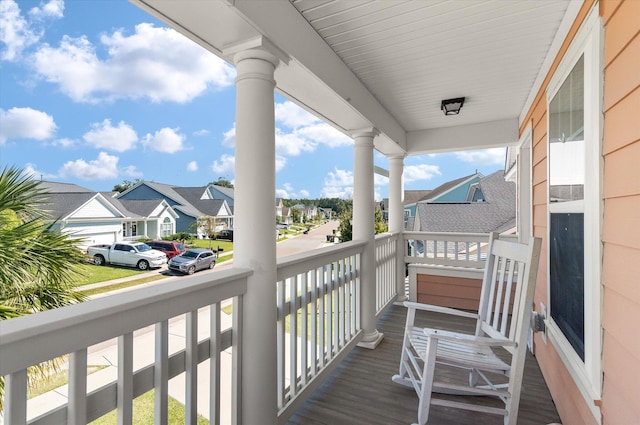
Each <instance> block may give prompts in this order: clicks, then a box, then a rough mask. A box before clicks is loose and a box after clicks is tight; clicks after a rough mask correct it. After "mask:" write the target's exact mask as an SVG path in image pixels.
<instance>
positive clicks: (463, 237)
mask: <svg viewBox="0 0 640 425" xmlns="http://www.w3.org/2000/svg"><path fill="white" fill-rule="evenodd" d="M403 235H404V238H405V239H438V240H458V241H467V240H471V241H473V240H484V239H486V240H487V241H488V240H489V234H488V233H464V232H406V231H405V232H403Z"/></svg>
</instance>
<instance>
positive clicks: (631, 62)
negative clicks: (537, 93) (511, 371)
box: [600, 0, 640, 424]
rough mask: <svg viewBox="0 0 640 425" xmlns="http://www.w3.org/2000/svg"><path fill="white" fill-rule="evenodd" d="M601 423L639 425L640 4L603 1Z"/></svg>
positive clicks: (638, 2) (631, 1) (630, 0)
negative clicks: (636, 424) (635, 424)
mask: <svg viewBox="0 0 640 425" xmlns="http://www.w3.org/2000/svg"><path fill="white" fill-rule="evenodd" d="M600 11H601V15H602V17H603V20H604V22H605V39H604V40H605V50H604V58H605V59H604V60H605V64H604V66H605V76H606V78H605V85H604V144H603V149H602V150H603V155H604V184H603V190H604V200H605V201H604V223H603V247H604V250H603V270H602V281H603V285H604V308H603V338H604V347H603V369H604V383H603V396H602V414H603V422H604V423H605V424H631V423H640V403H639V402H638V400H639V399H638V382H639V381H640V368H638V367H637V365H638V364H640V340H639V339H638V335H639V333H638V320H639V319H640V278H639V276H640V177H639V175H640V174H639V172H640V171H639V169H638V167H639V164H640V60H639V59H638V58H640V1H636V0H625V1H612V0H607V1H603V2H602V4H601V9H600Z"/></svg>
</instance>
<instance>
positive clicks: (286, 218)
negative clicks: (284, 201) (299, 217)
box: [280, 207, 293, 224]
mask: <svg viewBox="0 0 640 425" xmlns="http://www.w3.org/2000/svg"><path fill="white" fill-rule="evenodd" d="M280 223H284V224H292V223H293V218H292V217H291V208H287V207H282V216H281V217H280Z"/></svg>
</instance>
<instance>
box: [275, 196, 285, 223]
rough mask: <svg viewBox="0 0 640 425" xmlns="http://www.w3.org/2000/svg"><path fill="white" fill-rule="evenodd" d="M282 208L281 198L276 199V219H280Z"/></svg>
mask: <svg viewBox="0 0 640 425" xmlns="http://www.w3.org/2000/svg"><path fill="white" fill-rule="evenodd" d="M283 207H284V203H283V202H282V198H276V219H277V220H280V219H282V208H283Z"/></svg>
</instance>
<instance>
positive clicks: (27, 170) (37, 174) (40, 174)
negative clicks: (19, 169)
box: [23, 162, 58, 180]
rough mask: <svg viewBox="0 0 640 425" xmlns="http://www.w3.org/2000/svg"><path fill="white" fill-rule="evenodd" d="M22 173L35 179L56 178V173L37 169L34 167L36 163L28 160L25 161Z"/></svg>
mask: <svg viewBox="0 0 640 425" xmlns="http://www.w3.org/2000/svg"><path fill="white" fill-rule="evenodd" d="M23 174H24V175H25V176H31V177H32V178H34V179H36V180H41V179H42V180H55V179H57V178H58V176H57V175H55V174H50V173H46V172H44V171H39V170H37V169H36V164H32V163H30V162H27V164H26V165H25V166H24V171H23Z"/></svg>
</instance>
